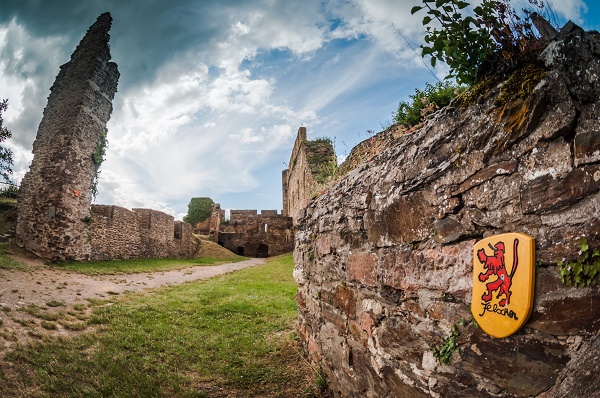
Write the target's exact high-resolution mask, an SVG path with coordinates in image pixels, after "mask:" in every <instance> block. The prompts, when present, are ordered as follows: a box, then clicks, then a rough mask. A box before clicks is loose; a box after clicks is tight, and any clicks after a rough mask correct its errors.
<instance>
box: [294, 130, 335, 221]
mask: <svg viewBox="0 0 600 398" xmlns="http://www.w3.org/2000/svg"><path fill="white" fill-rule="evenodd" d="M311 144H312V145H311ZM332 157H333V159H335V154H334V152H333V147H332V145H331V144H329V143H324V142H323V143H318V144H315V142H312V141H307V139H306V127H300V128H299V129H298V136H297V137H296V141H295V143H294V148H293V149H292V155H291V156H290V162H289V165H288V169H287V170H284V171H283V172H282V192H283V215H284V216H288V217H292V219H293V220H294V222H296V216H297V214H298V211H300V210H301V209H303V208H304V207H306V205H307V203H308V201H309V200H310V198H311V196H313V194H314V193H315V191H316V190H317V188H318V187H319V182H318V181H317V175H316V174H315V172H316V171H317V170H318V168H319V167H321V166H322V164H323V163H327V162H328V161H329V160H330V159H331V158H332Z"/></svg>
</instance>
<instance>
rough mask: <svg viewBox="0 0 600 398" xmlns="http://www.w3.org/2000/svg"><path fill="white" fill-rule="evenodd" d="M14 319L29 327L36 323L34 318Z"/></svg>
mask: <svg viewBox="0 0 600 398" xmlns="http://www.w3.org/2000/svg"><path fill="white" fill-rule="evenodd" d="M12 320H13V321H14V322H16V323H18V324H19V325H21V326H25V327H29V326H33V325H35V323H36V322H35V321H34V320H33V319H25V318H14V317H13V318H12Z"/></svg>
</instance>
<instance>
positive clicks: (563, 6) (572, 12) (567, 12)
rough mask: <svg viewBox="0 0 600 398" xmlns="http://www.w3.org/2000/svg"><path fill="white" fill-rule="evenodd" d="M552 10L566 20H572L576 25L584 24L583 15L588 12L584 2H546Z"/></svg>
mask: <svg viewBox="0 0 600 398" xmlns="http://www.w3.org/2000/svg"><path fill="white" fill-rule="evenodd" d="M546 1H547V3H548V4H549V5H550V7H551V8H550V9H552V10H554V11H556V12H557V13H558V14H560V15H561V16H562V17H564V18H565V19H570V20H572V21H573V22H575V23H582V22H583V14H585V13H586V12H587V10H588V7H587V5H586V4H585V3H584V2H583V0H546Z"/></svg>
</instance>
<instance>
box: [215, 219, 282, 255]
mask: <svg viewBox="0 0 600 398" xmlns="http://www.w3.org/2000/svg"><path fill="white" fill-rule="evenodd" d="M292 231H293V226H292V219H291V218H290V217H286V216H284V215H283V214H278V213H277V210H261V212H260V214H259V213H257V211H256V210H231V212H230V217H229V221H228V222H226V223H224V224H221V228H220V231H219V233H218V243H219V244H220V245H221V246H223V247H225V248H227V249H229V250H231V251H232V252H234V253H236V254H239V255H241V256H248V257H270V256H275V255H279V254H284V253H289V252H291V251H292V250H294V237H293V234H292Z"/></svg>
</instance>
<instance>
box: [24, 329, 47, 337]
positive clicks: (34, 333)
mask: <svg viewBox="0 0 600 398" xmlns="http://www.w3.org/2000/svg"><path fill="white" fill-rule="evenodd" d="M27 334H28V335H29V336H31V337H35V338H36V339H41V338H42V337H44V336H43V335H42V334H41V333H40V332H38V331H36V330H28V331H27Z"/></svg>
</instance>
